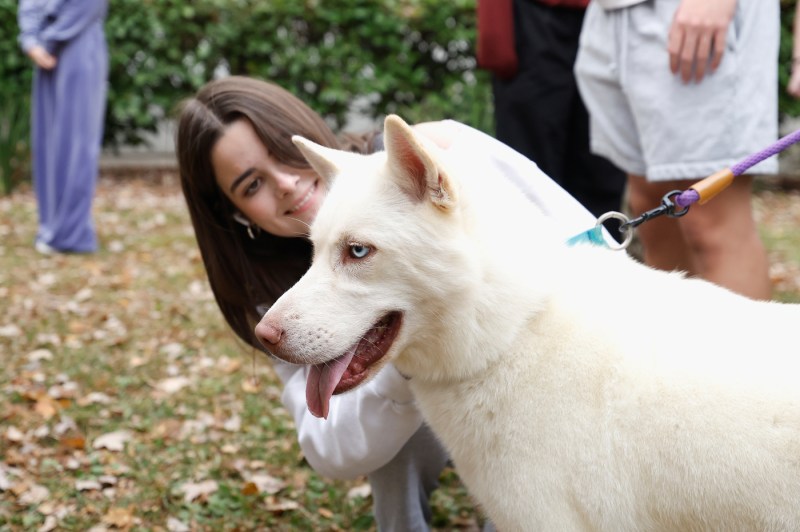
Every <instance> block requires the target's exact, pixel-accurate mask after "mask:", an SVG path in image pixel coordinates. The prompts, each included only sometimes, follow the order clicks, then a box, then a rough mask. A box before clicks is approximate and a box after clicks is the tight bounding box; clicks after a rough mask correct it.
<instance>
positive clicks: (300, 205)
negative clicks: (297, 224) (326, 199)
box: [286, 180, 319, 214]
mask: <svg viewBox="0 0 800 532" xmlns="http://www.w3.org/2000/svg"><path fill="white" fill-rule="evenodd" d="M318 184H319V181H318V180H317V181H314V182H313V183H311V186H310V187H309V189H308V192H306V194H305V195H304V196H303V197H302V198H300V201H299V202H297V204H296V205H295V206H294V207H292V208H291V209H289V210H288V211H286V214H300V213H302V212H304V211H306V210H308V208H309V207H311V206H312V205H313V202H311V201H309V200H311V198H312V197H314V193H315V192H316V191H317V185H318Z"/></svg>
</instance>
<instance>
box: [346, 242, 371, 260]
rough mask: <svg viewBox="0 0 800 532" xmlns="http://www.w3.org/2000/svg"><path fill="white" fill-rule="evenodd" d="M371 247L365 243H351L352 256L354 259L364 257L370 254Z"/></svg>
mask: <svg viewBox="0 0 800 532" xmlns="http://www.w3.org/2000/svg"><path fill="white" fill-rule="evenodd" d="M369 252H370V248H369V246H365V245H363V244H350V256H351V257H352V258H354V259H363V258H364V257H366V256H367V255H369Z"/></svg>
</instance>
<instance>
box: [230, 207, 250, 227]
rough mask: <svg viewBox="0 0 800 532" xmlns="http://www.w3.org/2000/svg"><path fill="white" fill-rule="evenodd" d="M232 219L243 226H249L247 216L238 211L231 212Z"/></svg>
mask: <svg viewBox="0 0 800 532" xmlns="http://www.w3.org/2000/svg"><path fill="white" fill-rule="evenodd" d="M233 219H234V220H236V221H237V222H238V223H240V224H242V225H243V226H245V227H250V220H248V219H247V217H246V216H245V215H244V214H242V213H240V212H239V211H236V212H234V213H233Z"/></svg>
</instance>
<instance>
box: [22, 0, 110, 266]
mask: <svg viewBox="0 0 800 532" xmlns="http://www.w3.org/2000/svg"><path fill="white" fill-rule="evenodd" d="M107 12H108V0H80V1H75V0H21V1H20V3H19V9H18V23H19V29H20V33H19V37H18V41H19V44H20V46H21V47H22V49H23V51H24V52H25V53H26V54H27V55H28V56H29V57H30V58H31V60H33V62H34V64H35V71H34V76H33V95H32V101H31V145H32V153H33V184H34V189H35V192H36V201H37V205H38V211H39V228H38V231H37V234H36V241H35V245H36V249H37V250H38V251H40V252H42V253H54V252H74V253H90V252H93V251H96V250H97V235H96V233H95V228H94V222H93V220H92V200H93V198H94V191H95V182H96V179H97V172H98V158H99V156H100V147H101V142H102V138H103V122H104V117H105V106H106V93H107V86H108V49H107V46H106V38H105V32H104V22H105V18H106V14H107Z"/></svg>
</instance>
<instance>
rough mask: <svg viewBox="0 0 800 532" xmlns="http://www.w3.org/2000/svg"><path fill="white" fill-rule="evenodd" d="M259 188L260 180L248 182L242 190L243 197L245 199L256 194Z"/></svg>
mask: <svg viewBox="0 0 800 532" xmlns="http://www.w3.org/2000/svg"><path fill="white" fill-rule="evenodd" d="M260 187H261V179H259V178H256V179H253V180H252V181H250V183H249V184H248V185H247V188H245V189H244V195H245V196H246V197H250V196H252V195H253V194H255V193H256V191H257V190H258V189H259V188H260Z"/></svg>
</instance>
